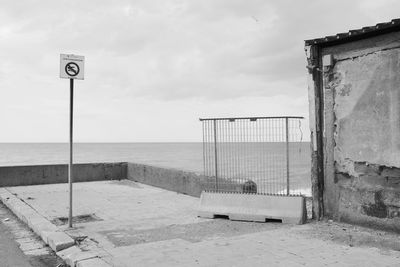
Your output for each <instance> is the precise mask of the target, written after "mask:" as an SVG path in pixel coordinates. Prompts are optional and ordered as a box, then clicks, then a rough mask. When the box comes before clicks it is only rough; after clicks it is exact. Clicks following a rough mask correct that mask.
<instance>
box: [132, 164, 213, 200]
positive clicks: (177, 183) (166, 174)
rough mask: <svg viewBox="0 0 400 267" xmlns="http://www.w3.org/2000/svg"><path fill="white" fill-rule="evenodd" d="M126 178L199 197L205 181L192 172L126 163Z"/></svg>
mask: <svg viewBox="0 0 400 267" xmlns="http://www.w3.org/2000/svg"><path fill="white" fill-rule="evenodd" d="M127 178H128V179H129V180H132V181H136V182H139V183H143V184H148V185H152V186H156V187H160V188H164V189H167V190H170V191H175V192H178V193H182V194H187V195H190V196H194V197H200V194H201V191H203V190H204V189H205V185H206V179H205V178H204V177H203V176H201V175H197V174H195V173H192V172H185V171H180V170H175V169H165V168H159V167H153V166H148V165H143V164H135V163H128V168H127Z"/></svg>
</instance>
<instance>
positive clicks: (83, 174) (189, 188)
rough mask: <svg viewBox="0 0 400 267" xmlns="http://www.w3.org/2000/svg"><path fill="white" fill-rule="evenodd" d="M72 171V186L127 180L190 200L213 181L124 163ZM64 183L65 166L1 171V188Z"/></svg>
mask: <svg viewBox="0 0 400 267" xmlns="http://www.w3.org/2000/svg"><path fill="white" fill-rule="evenodd" d="M73 171H74V175H73V182H91V181H104V180H122V179H129V180H132V181H136V182H139V183H143V184H147V185H151V186H156V187H160V188H163V189H166V190H170V191H174V192H178V193H181V194H186V195H190V196H193V197H200V195H201V192H202V191H203V190H205V189H207V185H209V184H210V183H211V182H213V181H214V180H213V179H214V178H212V177H209V178H206V177H204V176H203V175H199V174H196V173H193V172H187V171H182V170H176V169H168V168H162V167H155V166H150V165H144V164H136V163H127V162H116V163H84V164H74V170H73ZM67 182H68V165H67V164H52V165H31V166H6V167H0V187H4V186H25V185H40V184H57V183H67ZM208 189H210V188H208ZM219 189H220V190H223V191H224V190H226V191H237V192H241V190H243V188H242V186H241V185H240V184H235V183H232V182H229V181H226V180H224V179H219Z"/></svg>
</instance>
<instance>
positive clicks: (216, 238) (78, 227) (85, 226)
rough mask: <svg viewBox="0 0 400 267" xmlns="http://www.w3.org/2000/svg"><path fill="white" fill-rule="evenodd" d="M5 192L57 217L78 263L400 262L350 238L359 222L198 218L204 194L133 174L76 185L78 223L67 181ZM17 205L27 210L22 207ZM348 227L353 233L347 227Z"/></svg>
mask: <svg viewBox="0 0 400 267" xmlns="http://www.w3.org/2000/svg"><path fill="white" fill-rule="evenodd" d="M0 198H1V199H2V201H4V202H5V203H6V204H7V203H8V205H10V208H11V209H13V206H12V205H26V206H28V207H29V208H31V209H32V210H31V211H29V214H26V216H25V215H21V216H22V217H24V216H25V217H26V219H27V221H29V220H30V216H31V215H32V214H34V213H35V214H36V215H35V216H37V215H40V216H41V217H42V218H43V219H45V220H46V221H47V222H51V223H52V224H53V226H55V227H56V228H55V229H56V232H65V233H66V234H67V235H68V236H70V237H71V238H72V239H74V241H75V245H74V246H72V247H70V248H67V249H64V250H61V251H60V252H59V253H58V255H60V256H61V257H62V258H64V259H65V260H66V261H67V262H69V263H70V264H71V265H74V264H76V265H77V266H99V264H101V265H103V266H106V265H111V266H192V265H196V266H399V263H400V252H399V251H396V250H392V249H390V248H391V247H389V248H388V247H386V248H385V249H383V247H379V246H378V247H373V245H371V243H368V242H366V243H362V244H361V243H360V242H357V240H351V238H350V237H353V236H354V238H357V239H360V238H362V236H365V235H366V234H364V233H363V231H364V230H362V229H361V228H358V229H359V230H358V232H357V235H353V234H352V235H349V233H350V230H351V231H353V228H352V226H346V225H343V226H342V225H340V226H338V225H336V226H335V227H333V226H330V225H328V224H325V225H324V226H322V228H323V229H325V228H326V229H327V230H326V231H325V230H324V231H322V230H321V229H322V228H321V224H316V223H311V224H306V225H295V226H291V225H284V224H279V223H251V222H236V221H229V220H212V219H211V220H210V219H202V218H197V217H196V210H197V207H198V204H199V199H198V198H194V197H190V196H186V195H182V194H177V193H175V192H170V191H166V190H162V189H159V188H155V187H151V186H147V185H143V184H139V183H135V182H132V181H128V180H122V181H103V182H86V183H76V184H74V216H75V217H74V218H75V221H76V222H75V223H74V228H73V229H68V228H67V226H66V218H65V217H66V216H67V214H68V206H67V205H68V192H67V185H66V184H53V185H39V186H23V187H8V188H0ZM10 203H11V204H10ZM21 203H22V204H21ZM14 209H15V210H16V211H17V212H20V213H21V211H24V212H27V209H25V208H21V207H14ZM25 217H24V218H25ZM36 220H38V219H36ZM38 221H39V220H38ZM324 227H325V228H324ZM346 227H347V228H348V231H347V232H346V231H344V230H343V229H345V228H346ZM47 228H49V227H47ZM350 228H351V229H350ZM360 229H361V230H360ZM333 230H334V231H333ZM337 231H342V232H343V233H345V234H344V237H345V238H344V239H343V240H342V239H336V242H334V241H332V240H335V239H334V238H330V236H331V235H333V236H335V235H337V234H336V233H335V232H337ZM365 231H366V232H368V231H367V230H365ZM316 233H317V234H316ZM43 236H46V235H43ZM348 237H349V238H350V239H349V238H348ZM387 239H388V240H391V242H393V243H394V244H396V241H398V240H399V238H398V236H396V235H390V236H389V237H387ZM386 243H387V242H386ZM377 244H378V243H377ZM359 245H360V246H359Z"/></svg>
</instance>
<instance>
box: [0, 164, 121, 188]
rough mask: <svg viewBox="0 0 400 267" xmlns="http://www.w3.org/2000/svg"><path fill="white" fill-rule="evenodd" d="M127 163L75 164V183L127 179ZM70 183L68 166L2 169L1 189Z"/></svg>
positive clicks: (0, 176) (0, 174) (33, 166)
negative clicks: (4, 187) (5, 187)
mask: <svg viewBox="0 0 400 267" xmlns="http://www.w3.org/2000/svg"><path fill="white" fill-rule="evenodd" d="M126 166H127V163H126V162H118V163H85V164H74V169H73V172H74V176H73V177H74V182H89V181H102V180H121V179H126V177H127V174H126V171H127V167H126ZM67 182H68V165H67V164H52V165H32V166H7V167H0V187H3V186H21V185H39V184H56V183H67Z"/></svg>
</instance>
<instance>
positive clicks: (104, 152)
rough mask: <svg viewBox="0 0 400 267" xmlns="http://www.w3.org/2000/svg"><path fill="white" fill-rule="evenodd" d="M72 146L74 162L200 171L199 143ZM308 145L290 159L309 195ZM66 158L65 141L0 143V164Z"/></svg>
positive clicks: (300, 190)
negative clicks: (135, 164)
mask: <svg viewBox="0 0 400 267" xmlns="http://www.w3.org/2000/svg"><path fill="white" fill-rule="evenodd" d="M275 147H276V145H274V144H271V145H268V144H266V147H265V149H266V150H267V151H268V149H270V150H271V151H273V154H274V155H275V156H274V158H276V159H280V160H283V158H284V156H283V155H278V154H279V153H284V152H285V150H282V149H280V150H279V151H282V152H279V151H278V150H277V149H276V148H275ZM73 148H74V149H73V151H74V153H73V155H74V163H96V162H134V163H140V164H146V165H152V166H158V167H164V168H173V169H179V170H184V171H190V172H194V173H197V174H203V173H204V162H203V143H201V142H193V143H74V147H73ZM309 148H310V144H309V143H308V142H302V143H301V144H300V145H298V146H297V149H296V152H295V154H294V157H293V159H292V161H291V177H293V178H292V179H293V184H294V185H295V187H294V188H293V190H294V191H293V192H294V193H301V194H304V195H311V178H310V162H311V157H310V149H309ZM257 153H259V152H257ZM277 153H278V154H277ZM276 155H277V156H276ZM249 158H252V157H249ZM254 158H257V155H254ZM68 161H69V144H68V143H0V166H21V165H41V164H67V163H68ZM282 164H284V162H282ZM278 193H279V192H278ZM291 193H292V191H291Z"/></svg>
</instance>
